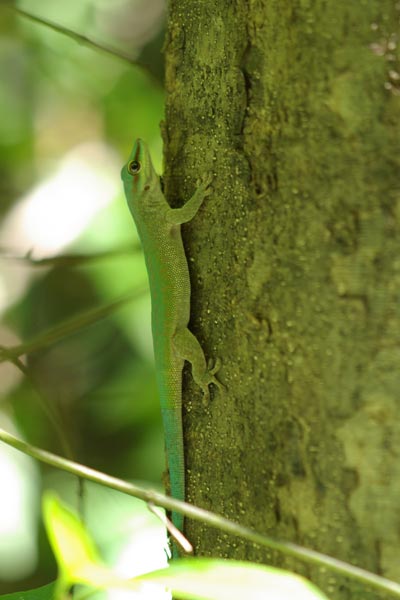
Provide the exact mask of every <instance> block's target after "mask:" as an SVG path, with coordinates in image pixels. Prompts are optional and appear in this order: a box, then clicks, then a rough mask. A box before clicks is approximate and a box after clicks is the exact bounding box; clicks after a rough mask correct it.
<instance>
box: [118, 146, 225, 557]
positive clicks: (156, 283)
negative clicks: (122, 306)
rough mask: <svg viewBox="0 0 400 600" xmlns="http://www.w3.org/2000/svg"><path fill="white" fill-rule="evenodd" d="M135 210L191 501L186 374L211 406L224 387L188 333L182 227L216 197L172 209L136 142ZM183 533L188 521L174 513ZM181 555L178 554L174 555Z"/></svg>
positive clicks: (126, 171) (175, 446) (174, 437)
mask: <svg viewBox="0 0 400 600" xmlns="http://www.w3.org/2000/svg"><path fill="white" fill-rule="evenodd" d="M121 177H122V181H123V183H124V188H125V195H126V199H127V202H128V206H129V209H130V211H131V213H132V216H133V219H134V221H135V223H136V228H137V230H138V233H139V237H140V240H141V243H142V247H143V251H144V256H145V261H146V266H147V272H148V277H149V283H150V293H151V321H152V333H153V346H154V357H155V364H156V374H157V383H158V389H159V394H160V404H161V413H162V419H163V424H164V434H165V446H166V452H167V463H168V469H169V480H170V488H171V495H172V496H173V497H174V498H176V499H178V500H184V499H185V464H184V448H183V432H182V369H183V365H184V361H185V360H186V361H188V362H190V363H191V365H192V374H193V379H194V381H195V382H196V383H197V384H198V385H199V386H200V388H201V389H202V391H203V394H204V397H203V400H204V402H205V403H207V402H208V401H209V397H210V392H209V387H208V386H209V385H210V384H211V383H213V384H215V385H216V386H218V387H220V386H221V384H220V383H219V382H218V380H217V379H216V377H215V373H216V372H217V371H218V369H219V361H218V360H217V361H216V362H215V365H214V367H213V368H211V367H210V365H207V363H206V359H205V356H204V352H203V349H202V347H201V346H200V343H199V342H198V340H197V338H196V337H195V336H194V335H193V333H192V332H191V331H189V329H188V323H189V318H190V279H189V269H188V263H187V259H186V256H185V250H184V247H183V243H182V237H181V224H182V223H187V222H188V221H190V220H191V219H193V217H194V216H195V214H196V213H197V211H198V209H199V207H200V206H201V204H202V202H203V200H204V198H206V197H207V196H208V195H209V194H210V193H211V190H210V183H211V180H210V179H208V180H206V181H205V182H203V183H201V185H200V186H199V187H198V188H197V190H196V192H195V193H194V195H193V196H192V198H190V200H188V202H186V204H184V206H182V207H181V208H171V207H170V205H169V204H168V202H167V200H166V199H165V197H164V194H163V192H162V189H161V181H160V178H159V177H158V175H157V174H156V172H155V170H154V167H153V164H152V161H151V158H150V154H149V150H148V148H147V146H146V144H145V143H144V142H143V141H142V140H140V139H138V140H136V142H135V144H134V146H133V149H132V152H131V154H130V156H129V160H128V162H127V163H126V165H125V166H124V167H123V169H122V171H121ZM172 522H173V523H174V525H175V526H176V527H177V528H178V529H180V530H182V528H183V516H182V515H181V514H179V513H176V512H173V513H172ZM174 554H176V551H175V552H174Z"/></svg>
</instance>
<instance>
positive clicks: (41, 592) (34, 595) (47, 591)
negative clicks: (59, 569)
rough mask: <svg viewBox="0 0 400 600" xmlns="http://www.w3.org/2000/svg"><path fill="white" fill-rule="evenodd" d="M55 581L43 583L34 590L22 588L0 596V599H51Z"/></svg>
mask: <svg viewBox="0 0 400 600" xmlns="http://www.w3.org/2000/svg"><path fill="white" fill-rule="evenodd" d="M54 589H55V582H54V581H53V582H52V583H48V584H47V585H43V586H42V587H40V588H36V589H35V590H24V591H23V592H14V593H13V594H5V595H4V596H0V600H53V596H54Z"/></svg>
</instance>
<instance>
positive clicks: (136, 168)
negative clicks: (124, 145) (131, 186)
mask: <svg viewBox="0 0 400 600" xmlns="http://www.w3.org/2000/svg"><path fill="white" fill-rule="evenodd" d="M141 168H142V165H141V164H140V162H139V161H138V160H131V161H130V162H129V163H128V172H129V173H130V174H131V175H136V174H137V173H139V172H140V169H141Z"/></svg>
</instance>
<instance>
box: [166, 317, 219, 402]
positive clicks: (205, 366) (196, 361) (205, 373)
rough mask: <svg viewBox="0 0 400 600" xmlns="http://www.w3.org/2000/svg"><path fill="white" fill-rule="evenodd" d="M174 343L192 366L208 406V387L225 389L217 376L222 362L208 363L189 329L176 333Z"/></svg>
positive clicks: (180, 354)
mask: <svg viewBox="0 0 400 600" xmlns="http://www.w3.org/2000/svg"><path fill="white" fill-rule="evenodd" d="M172 342H173V346H174V349H175V351H176V352H177V353H178V354H179V356H180V357H181V358H183V359H184V360H187V361H188V362H189V363H190V364H191V365H192V375H193V379H194V381H195V382H196V383H197V385H198V386H199V387H200V388H201V390H202V391H203V404H204V405H206V406H207V404H208V403H209V401H210V390H209V387H208V386H209V385H210V384H211V383H212V384H214V385H215V386H217V387H218V388H219V389H221V388H223V386H222V384H221V383H220V382H219V381H218V379H217V378H216V376H215V374H216V373H217V371H218V370H219V369H220V367H221V360H220V359H219V358H217V359H216V360H215V361H213V360H209V361H208V363H207V362H206V358H205V356H204V352H203V348H202V347H201V346H200V342H199V340H198V339H197V338H196V336H195V335H194V334H193V333H192V332H191V331H190V330H189V329H188V328H187V327H185V328H184V329H179V330H178V331H176V332H175V335H174V336H173V339H172ZM211 365H213V366H211Z"/></svg>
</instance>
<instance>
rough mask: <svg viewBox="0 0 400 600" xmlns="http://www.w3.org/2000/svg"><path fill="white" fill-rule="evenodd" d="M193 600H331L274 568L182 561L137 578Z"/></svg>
mask: <svg viewBox="0 0 400 600" xmlns="http://www.w3.org/2000/svg"><path fill="white" fill-rule="evenodd" d="M135 581H143V582H144V581H146V582H150V581H151V582H154V583H159V584H161V585H163V586H164V587H166V588H168V589H169V590H171V592H172V593H173V595H174V597H175V596H177V597H179V598H182V599H186V598H187V599H190V600H243V598H245V599H246V600H265V599H268V600H292V599H293V598H295V599H296V600H327V597H326V596H325V595H324V594H323V593H322V592H321V591H319V590H318V589H317V588H316V587H315V586H314V585H312V584H311V583H310V582H309V581H307V580H306V579H304V578H303V577H300V576H298V575H294V574H292V573H289V572H288V571H283V570H281V569H276V568H273V567H266V566H263V565H258V564H255V563H250V562H244V561H235V560H213V559H208V558H192V559H182V560H178V561H176V562H174V563H171V565H170V567H169V568H167V569H161V570H159V571H154V572H153V573H147V574H146V575H141V576H139V577H136V578H135Z"/></svg>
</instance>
